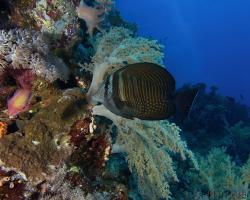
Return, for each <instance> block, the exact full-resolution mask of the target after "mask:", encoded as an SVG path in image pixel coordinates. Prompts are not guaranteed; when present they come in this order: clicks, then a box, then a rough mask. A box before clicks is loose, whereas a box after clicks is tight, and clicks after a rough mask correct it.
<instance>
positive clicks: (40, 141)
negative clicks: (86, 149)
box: [0, 81, 85, 183]
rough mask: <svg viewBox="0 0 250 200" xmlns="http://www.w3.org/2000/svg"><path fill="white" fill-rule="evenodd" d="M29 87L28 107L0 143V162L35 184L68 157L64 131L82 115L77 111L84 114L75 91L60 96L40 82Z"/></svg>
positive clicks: (59, 93) (82, 103)
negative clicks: (16, 128) (29, 103)
mask: <svg viewBox="0 0 250 200" xmlns="http://www.w3.org/2000/svg"><path fill="white" fill-rule="evenodd" d="M33 87H34V88H36V89H34V92H33V97H32V99H31V102H32V103H31V104H32V105H31V106H30V108H29V111H28V112H26V113H23V114H22V115H20V116H19V118H18V120H17V121H16V123H17V126H18V130H17V131H16V132H14V133H11V134H9V135H6V136H5V137H4V138H2V139H1V141H0V143H1V145H0V152H1V156H0V159H1V161H2V162H3V163H4V166H6V167H9V168H15V169H17V170H18V171H21V172H23V173H24V174H26V176H27V178H28V179H29V180H30V181H31V182H33V183H38V182H40V181H42V180H44V179H46V178H48V177H49V175H51V173H50V172H51V171H52V172H53V171H54V170H56V169H57V167H58V166H60V164H61V163H62V162H63V161H65V159H66V158H67V157H68V156H69V155H70V153H71V151H72V148H71V146H69V145H68V144H69V139H70V137H69V136H68V132H69V130H70V127H71V126H72V124H73V123H74V122H75V121H76V120H77V119H80V118H81V117H84V116H85V113H84V112H79V111H77V110H78V109H80V110H83V111H84V98H83V97H82V94H81V92H80V91H79V90H78V89H75V90H66V91H65V92H64V93H61V92H60V91H57V90H56V89H54V88H53V87H52V86H49V85H46V84H45V82H41V81H37V82H35V83H34V86H33ZM37 99H41V100H40V101H37ZM77 101H80V102H79V103H78V104H77V103H76V102H77ZM74 109H75V110H76V111H75V110H74ZM34 133H35V134H34ZM13 145H14V146H13ZM10 155H12V156H10Z"/></svg>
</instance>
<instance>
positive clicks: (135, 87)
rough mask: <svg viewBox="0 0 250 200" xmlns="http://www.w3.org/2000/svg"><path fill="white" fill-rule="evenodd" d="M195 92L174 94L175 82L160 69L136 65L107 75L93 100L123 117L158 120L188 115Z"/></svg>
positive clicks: (158, 67) (154, 66) (151, 64)
mask: <svg viewBox="0 0 250 200" xmlns="http://www.w3.org/2000/svg"><path fill="white" fill-rule="evenodd" d="M197 92H198V89H190V90H186V91H183V92H178V93H176V92H175V80H174V78H173V76H172V75H171V74H170V73H169V72H168V71H167V70H166V69H165V68H163V67H161V66H159V65H157V64H153V63H136V64H131V65H128V66H126V67H123V68H121V69H119V70H117V71H115V72H114V73H113V74H111V75H109V76H108V77H107V78H106V80H105V81H104V82H103V84H102V85H101V86H100V88H99V89H98V91H97V93H96V95H95V96H94V97H93V99H94V101H95V102H96V103H98V102H99V103H102V104H103V105H104V106H105V107H106V108H107V109H109V110H110V111H111V112H113V113H115V114H117V115H120V116H122V117H125V118H129V119H133V118H139V119H143V120H162V119H167V118H169V117H171V116H173V115H174V114H175V113H176V112H180V113H182V114H184V115H185V116H187V115H188V113H189V110H190V107H191V106H192V103H193V101H194V98H195V97H196V95H197Z"/></svg>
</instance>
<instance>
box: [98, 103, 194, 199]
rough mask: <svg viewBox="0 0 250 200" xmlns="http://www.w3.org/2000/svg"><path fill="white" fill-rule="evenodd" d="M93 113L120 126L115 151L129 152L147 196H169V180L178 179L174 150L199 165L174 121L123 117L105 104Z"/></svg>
mask: <svg viewBox="0 0 250 200" xmlns="http://www.w3.org/2000/svg"><path fill="white" fill-rule="evenodd" d="M93 114H94V115H100V116H105V117H107V118H109V119H111V120H112V121H113V123H114V124H115V125H116V126H117V129H118V135H117V138H116V143H115V144H114V145H113V153H117V152H123V153H126V154H127V157H126V160H127V162H128V165H129V168H130V170H131V171H132V172H136V175H137V176H138V184H139V186H138V187H139V191H140V194H141V195H142V196H143V197H144V198H145V199H148V198H153V199H160V198H165V199H169V198H170V196H171V192H170V190H169V183H170V182H172V181H178V177H177V175H176V173H175V170H174V167H173V160H172V158H171V153H178V154H180V156H181V158H182V159H183V160H185V159H186V157H188V158H190V159H191V160H192V162H193V165H194V167H195V168H198V164H197V162H196V160H195V158H194V155H193V154H192V152H191V151H190V150H188V148H187V146H186V143H185V142H184V141H182V140H181V138H180V135H179V132H180V129H179V128H178V127H177V126H176V125H175V124H170V123H169V122H168V121H160V122H155V121H150V122H148V121H142V120H138V119H134V120H129V119H124V118H122V117H119V116H116V115H115V114H113V113H111V112H110V111H108V110H107V109H106V108H105V107H104V106H103V105H101V106H95V107H94V108H93Z"/></svg>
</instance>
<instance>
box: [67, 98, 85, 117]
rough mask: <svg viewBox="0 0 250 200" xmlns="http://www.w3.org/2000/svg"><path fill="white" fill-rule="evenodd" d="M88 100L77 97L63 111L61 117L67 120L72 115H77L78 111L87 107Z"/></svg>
mask: <svg viewBox="0 0 250 200" xmlns="http://www.w3.org/2000/svg"><path fill="white" fill-rule="evenodd" d="M87 106H88V102H87V100H86V99H85V98H83V99H77V100H76V101H74V102H72V103H71V104H70V105H69V106H68V107H67V108H66V109H65V110H64V112H63V114H62V119H63V120H67V119H69V118H71V117H72V116H74V115H77V114H78V113H79V112H84V110H86V109H87Z"/></svg>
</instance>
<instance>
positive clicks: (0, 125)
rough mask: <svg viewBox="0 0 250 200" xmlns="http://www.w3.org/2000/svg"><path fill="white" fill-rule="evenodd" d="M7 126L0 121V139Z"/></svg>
mask: <svg viewBox="0 0 250 200" xmlns="http://www.w3.org/2000/svg"><path fill="white" fill-rule="evenodd" d="M7 127H8V125H7V123H6V122H0V139H1V138H2V137H3V136H4V135H6V134H7Z"/></svg>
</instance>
